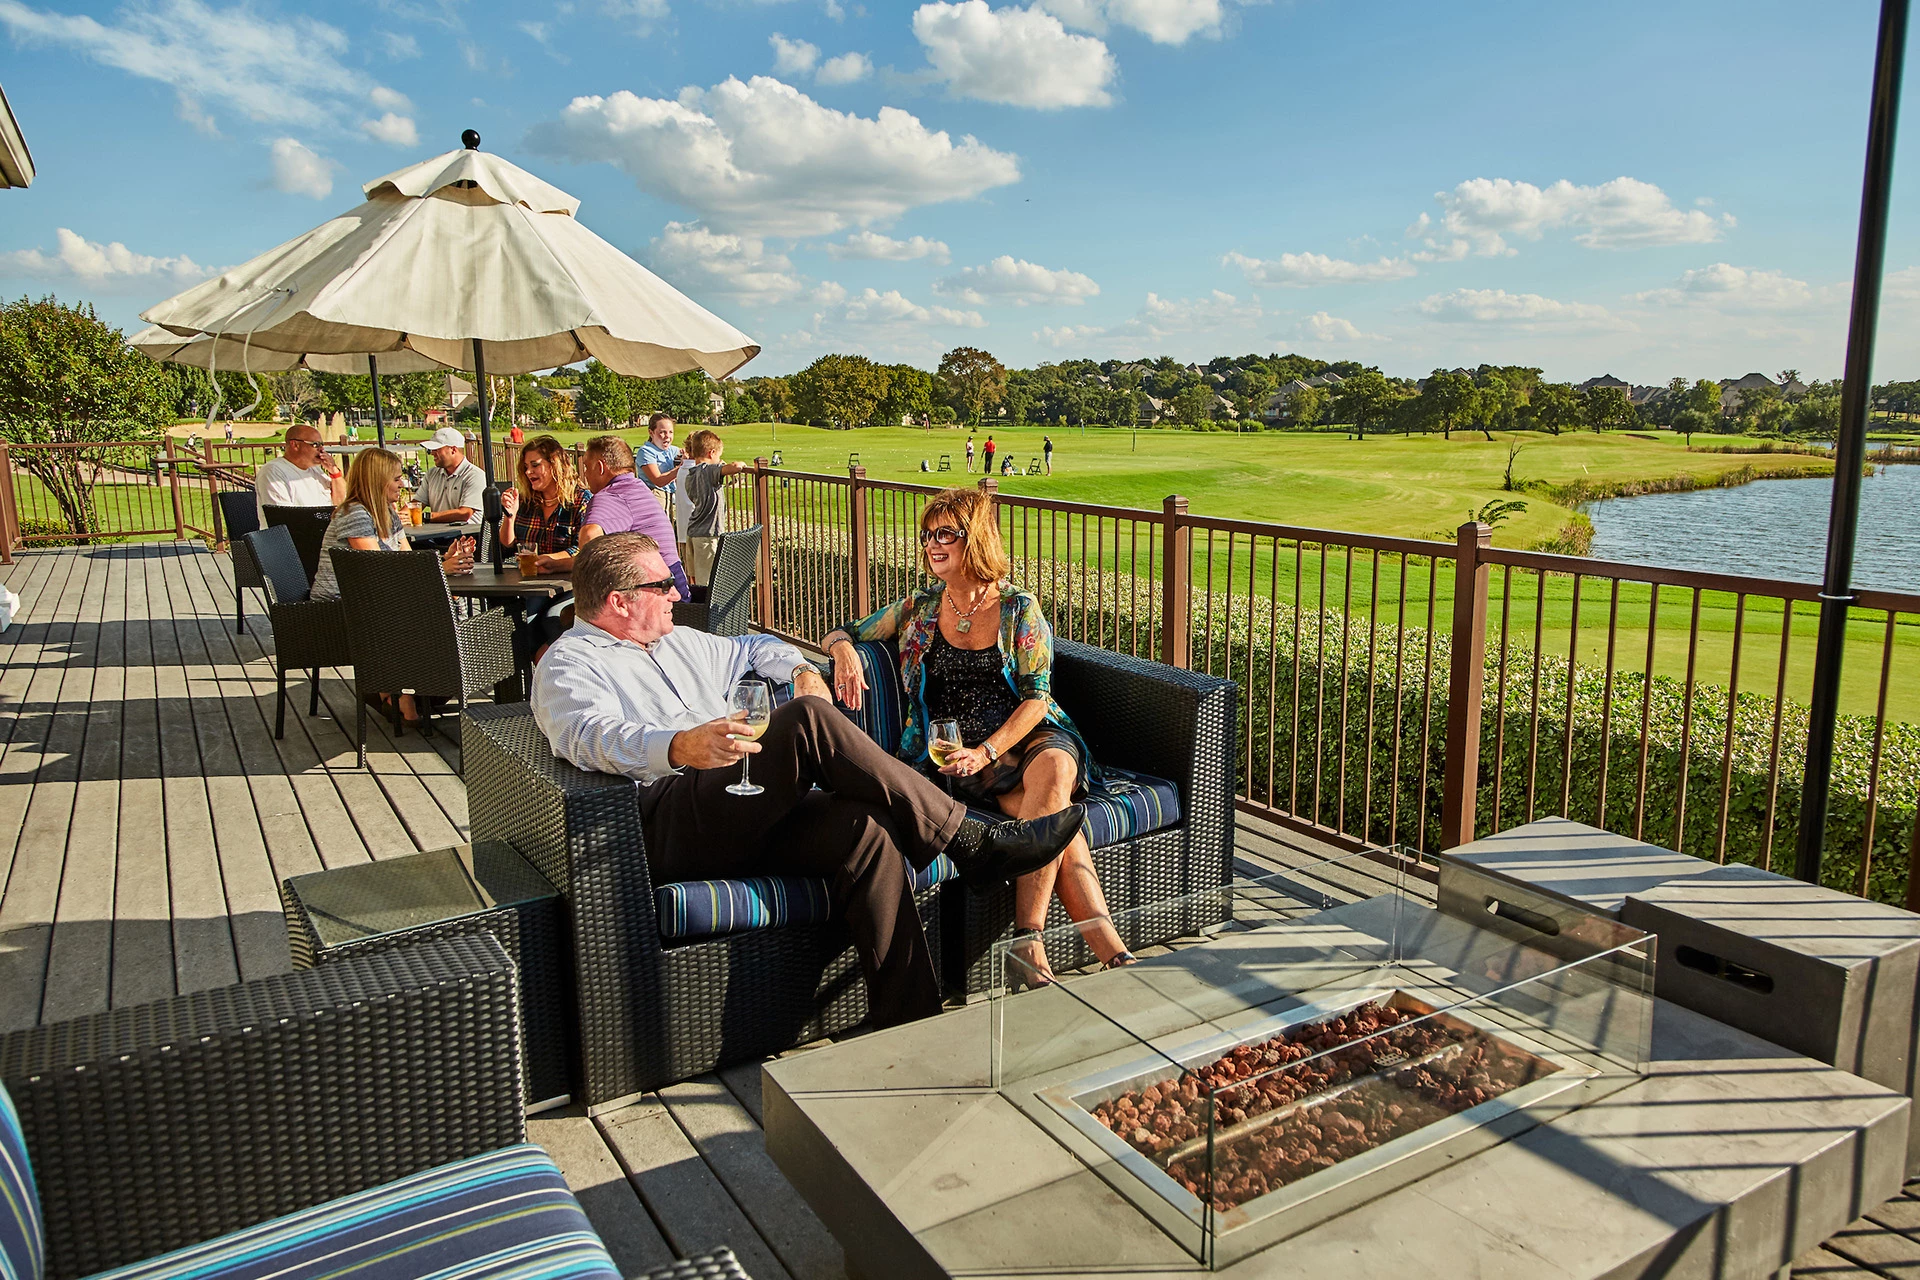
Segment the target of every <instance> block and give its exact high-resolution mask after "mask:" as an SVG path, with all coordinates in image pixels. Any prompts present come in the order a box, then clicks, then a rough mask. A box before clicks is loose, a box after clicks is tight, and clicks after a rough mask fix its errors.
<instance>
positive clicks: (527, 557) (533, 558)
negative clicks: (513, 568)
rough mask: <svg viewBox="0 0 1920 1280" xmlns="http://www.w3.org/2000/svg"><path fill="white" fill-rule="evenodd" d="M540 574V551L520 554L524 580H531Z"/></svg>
mask: <svg viewBox="0 0 1920 1280" xmlns="http://www.w3.org/2000/svg"><path fill="white" fill-rule="evenodd" d="M539 572H540V553H539V552H538V551H522V552H521V553H520V576H521V577H523V578H531V577H534V576H536V575H537V574H538V573H539Z"/></svg>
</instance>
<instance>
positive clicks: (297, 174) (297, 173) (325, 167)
mask: <svg viewBox="0 0 1920 1280" xmlns="http://www.w3.org/2000/svg"><path fill="white" fill-rule="evenodd" d="M272 154H273V188H274V190H276V191H285V192H286V193H288V194H289V195H296V196H311V197H313V198H314V199H315V200H323V199H325V198H326V197H327V196H328V195H329V194H331V193H332V191H333V164H332V162H331V161H328V160H323V159H321V158H320V157H319V156H317V155H315V154H314V153H313V152H312V151H310V150H309V149H308V148H307V147H306V146H304V145H303V144H301V143H300V142H298V141H296V140H295V139H293V138H275V139H274V140H273V148H272Z"/></svg>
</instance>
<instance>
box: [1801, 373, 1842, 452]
mask: <svg viewBox="0 0 1920 1280" xmlns="http://www.w3.org/2000/svg"><path fill="white" fill-rule="evenodd" d="M1830 385H1832V386H1834V387H1836V388H1837V387H1838V385H1839V384H1838V383H1833V384H1830ZM1791 412H1792V414H1793V419H1792V420H1793V429H1794V430H1795V431H1800V432H1805V433H1806V434H1807V435H1810V436H1814V437H1817V438H1819V439H1824V440H1831V439H1833V438H1834V437H1835V436H1836V435H1837V434H1839V431H1840V396H1839V393H1838V391H1837V390H1835V391H1829V392H1824V393H1822V392H1816V391H1814V390H1813V389H1812V388H1809V389H1808V392H1807V394H1806V395H1805V396H1803V397H1801V399H1800V401H1799V402H1798V403H1797V404H1795V405H1794V406H1793V407H1792V411H1791Z"/></svg>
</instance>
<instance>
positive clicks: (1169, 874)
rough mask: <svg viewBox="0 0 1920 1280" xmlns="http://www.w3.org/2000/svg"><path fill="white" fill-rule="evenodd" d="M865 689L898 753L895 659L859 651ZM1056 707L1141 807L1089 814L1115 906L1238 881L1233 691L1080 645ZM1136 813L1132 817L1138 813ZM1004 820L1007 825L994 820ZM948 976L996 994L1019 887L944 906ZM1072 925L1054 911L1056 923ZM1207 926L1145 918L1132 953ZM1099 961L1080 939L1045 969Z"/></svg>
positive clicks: (951, 899) (872, 644) (1128, 907)
mask: <svg viewBox="0 0 1920 1280" xmlns="http://www.w3.org/2000/svg"><path fill="white" fill-rule="evenodd" d="M854 648H855V650H856V651H857V652H858V653H859V655H860V661H861V667H862V670H863V673H864V675H865V677H866V681H867V694H866V697H865V698H864V699H863V700H862V703H863V706H862V710H861V711H859V712H854V711H847V709H846V708H844V707H843V708H841V709H842V710H843V711H846V714H847V715H848V717H849V718H850V719H852V720H853V722H854V723H855V724H857V725H859V726H860V727H861V728H862V729H865V730H866V731H867V733H868V734H870V735H871V736H872V737H873V738H874V740H875V741H876V742H878V743H879V744H880V745H881V746H883V747H885V748H887V750H889V751H894V750H896V749H897V748H898V746H899V743H900V723H901V721H900V717H901V714H902V703H903V699H902V696H901V689H900V661H899V653H898V650H897V649H895V648H894V646H893V645H892V644H891V643H881V642H876V641H868V642H866V643H863V644H857V645H855V646H854ZM1052 691H1053V696H1054V699H1055V700H1056V701H1057V702H1059V704H1060V706H1061V707H1062V708H1063V709H1065V711H1066V713H1067V714H1068V715H1069V716H1071V717H1073V721H1074V724H1075V725H1076V726H1078V728H1079V729H1080V731H1081V733H1082V734H1083V735H1084V736H1085V738H1086V740H1087V747H1088V749H1089V750H1090V751H1091V752H1092V753H1093V758H1094V760H1095V761H1096V762H1098V763H1099V764H1100V765H1101V766H1102V767H1103V768H1106V769H1108V770H1111V771H1114V772H1116V773H1118V774H1119V775H1121V776H1122V777H1124V778H1126V779H1128V780H1129V781H1130V782H1131V783H1132V784H1133V785H1132V786H1131V787H1129V788H1128V790H1129V791H1131V792H1132V801H1133V802H1132V803H1131V804H1122V805H1116V804H1112V803H1109V804H1105V805H1090V806H1089V814H1088V823H1087V832H1088V836H1089V839H1090V841H1091V843H1092V844H1093V862H1094V867H1095V869H1096V870H1097V871H1098V872H1099V874H1100V887H1101V889H1102V890H1103V891H1104V892H1105V894H1106V897H1107V907H1108V909H1109V910H1110V911H1112V912H1113V913H1114V914H1115V915H1116V916H1117V915H1119V914H1120V913H1121V912H1127V911H1133V910H1134V909H1135V908H1137V907H1144V906H1149V905H1152V904H1154V903H1159V902H1165V901H1167V900H1168V899H1172V898H1180V897H1184V896H1186V895H1188V894H1194V893H1199V892H1201V891H1202V890H1205V889H1214V888H1218V887H1220V886H1221V885H1223V884H1226V883H1227V882H1228V881H1229V880H1231V879H1232V878H1233V790H1234V774H1233V768H1234V761H1235V760H1236V758H1237V756H1236V754H1235V745H1234V744H1235V733H1234V729H1235V723H1236V720H1235V716H1234V698H1235V693H1236V689H1235V686H1234V684H1233V683H1232V682H1231V681H1228V680H1223V679H1220V678H1219V677H1217V676H1209V675H1201V674H1199V673H1197V672H1193V671H1184V670H1181V669H1179V668H1177V667H1169V666H1166V665H1164V664H1162V663H1158V662H1150V661H1148V660H1146V659H1144V658H1135V657H1130V656H1128V655H1126V654H1120V653H1113V652H1111V651H1109V650H1106V649H1096V648H1094V647H1093V646H1091V645H1085V644H1078V643H1075V642H1074V641H1071V640H1058V641H1055V643H1054V661H1053V674H1052ZM1129 809H1131V810H1132V812H1127V810H1129ZM983 816H997V815H983ZM945 909H946V918H945V920H944V922H943V926H942V928H943V934H944V941H945V946H946V952H945V956H944V958H943V964H942V969H943V971H944V976H945V979H946V983H947V988H948V992H949V994H951V995H956V996H965V997H969V998H971V997H975V996H979V995H983V994H985V993H986V992H988V991H989V990H990V989H991V987H992V985H993V974H992V972H991V967H992V954H991V953H992V947H993V944H994V942H996V941H998V940H999V939H1000V938H1002V937H1004V936H1005V935H1006V933H1007V931H1008V929H1009V928H1010V927H1011V926H1012V923H1013V886H1012V885H1011V884H1000V885H997V886H995V887H993V888H992V889H989V890H986V891H971V890H961V889H960V888H959V887H958V886H955V887H954V889H953V891H952V892H950V893H949V894H948V896H947V902H946V908H945ZM1066 923H1068V921H1067V914H1066V912H1065V910H1064V909H1063V908H1062V907H1061V906H1060V903H1059V900H1058V899H1055V900H1054V902H1053V905H1052V906H1051V908H1050V909H1049V911H1048V915H1047V925H1048V926H1049V927H1050V928H1051V927H1054V926H1059V925H1064V924H1066ZM1202 923H1206V922H1203V921H1195V920H1187V919H1185V918H1176V917H1175V916H1172V915H1151V916H1149V915H1137V916H1135V917H1133V918H1132V919H1131V920H1130V921H1128V922H1124V923H1123V926H1122V934H1123V938H1122V940H1123V941H1124V942H1125V943H1126V944H1127V945H1128V946H1129V947H1134V948H1138V947H1143V946H1150V945H1152V944H1154V943H1157V942H1164V941H1166V939H1167V938H1168V937H1171V936H1176V935H1178V934H1180V933H1184V932H1186V931H1188V930H1189V929H1192V928H1195V927H1197V926H1198V925H1200V924H1202ZM1093 959H1094V957H1093V954H1092V952H1091V950H1090V949H1088V948H1087V947H1086V946H1085V944H1084V943H1083V942H1081V941H1080V940H1079V938H1078V936H1077V935H1074V936H1072V937H1071V938H1070V939H1069V941H1068V942H1066V943H1062V942H1059V941H1050V942H1049V944H1048V961H1049V962H1050V963H1051V964H1052V965H1053V966H1054V967H1055V968H1056V969H1062V970H1065V969H1075V968H1079V967H1080V966H1081V965H1084V964H1087V963H1090V962H1091V961H1092V960H1093Z"/></svg>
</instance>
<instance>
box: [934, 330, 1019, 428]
mask: <svg viewBox="0 0 1920 1280" xmlns="http://www.w3.org/2000/svg"><path fill="white" fill-rule="evenodd" d="M940 385H941V387H942V388H943V389H944V390H945V391H946V393H947V402H948V403H949V404H951V405H952V406H953V407H954V408H956V409H958V410H959V411H960V413H961V416H962V417H964V418H965V419H966V420H967V421H968V422H978V421H979V420H980V414H981V412H982V411H983V410H985V409H987V408H988V407H990V406H992V405H996V404H999V403H1000V400H1001V397H1002V396H1004V395H1005V394H1006V391H1007V367H1006V366H1005V365H1003V364H1001V363H1000V362H999V361H998V360H995V359H994V358H993V357H992V356H991V355H989V354H988V353H987V352H985V351H982V350H980V349H979V348H978V347H955V348H954V349H953V350H951V351H949V352H947V354H945V355H944V356H941V357H940Z"/></svg>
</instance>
